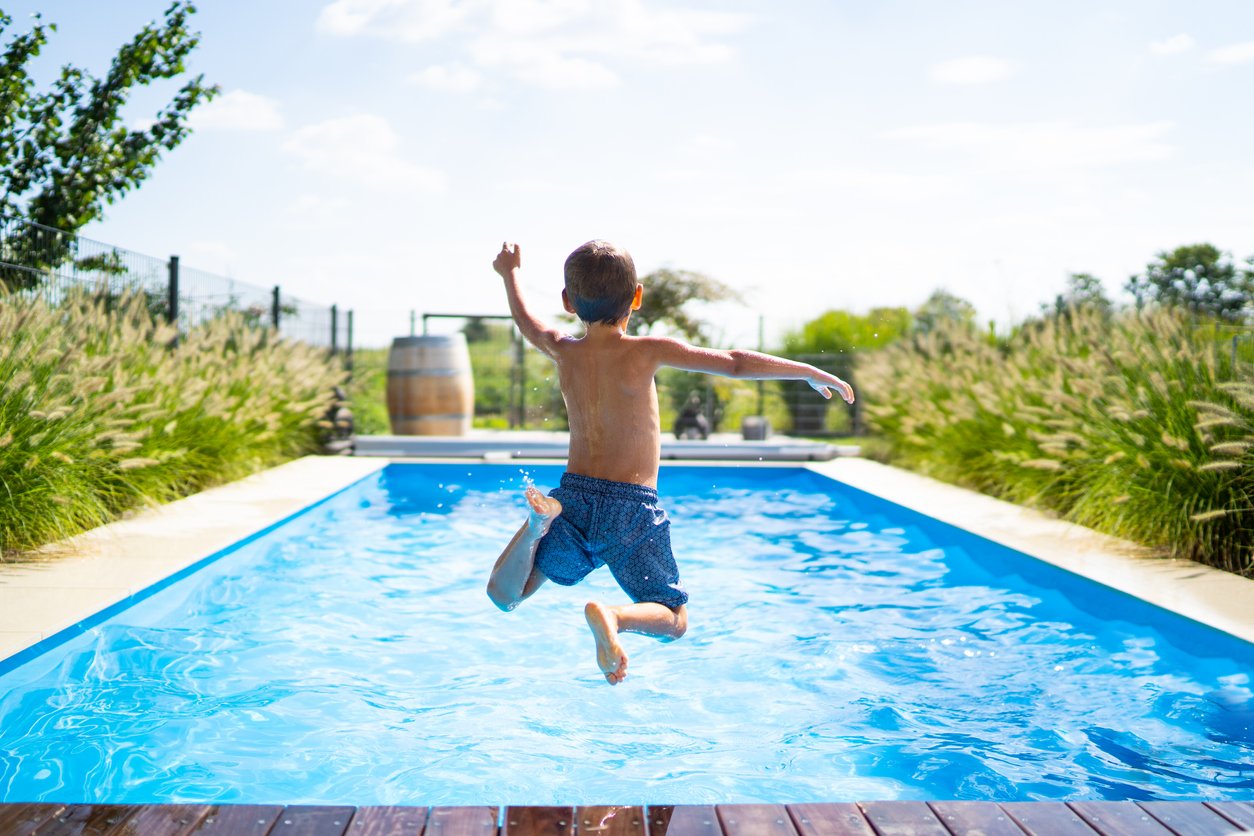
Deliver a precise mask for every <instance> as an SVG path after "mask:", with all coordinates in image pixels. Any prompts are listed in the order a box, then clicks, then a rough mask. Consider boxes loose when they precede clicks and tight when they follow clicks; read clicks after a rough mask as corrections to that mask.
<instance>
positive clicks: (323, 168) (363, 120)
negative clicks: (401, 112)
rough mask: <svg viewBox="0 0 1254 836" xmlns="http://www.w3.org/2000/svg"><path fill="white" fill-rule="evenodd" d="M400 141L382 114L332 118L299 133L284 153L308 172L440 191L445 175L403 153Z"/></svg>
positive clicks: (285, 145)
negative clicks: (415, 161)
mask: <svg viewBox="0 0 1254 836" xmlns="http://www.w3.org/2000/svg"><path fill="white" fill-rule="evenodd" d="M399 146H400V138H399V137H397V135H396V132H395V131H394V130H392V126H391V125H390V124H388V121H387V120H386V119H384V118H383V117H382V116H375V115H373V114H358V115H356V116H343V117H339V118H336V119H327V120H325V121H323V122H318V123H316V124H313V125H305V126H304V127H302V128H298V129H297V130H295V131H293V132H292V134H291V136H290V137H288V139H287V140H286V141H285V142H284V143H283V150H284V151H285V152H287V153H288V154H290V155H291V156H292V157H293V158H295V159H296V160H298V161H299V162H300V163H301V164H302V165H304V166H305V168H306V169H308V170H310V171H313V172H316V173H319V174H326V175H329V176H332V177H337V178H341V179H345V180H352V181H354V182H356V183H360V184H362V185H365V186H370V187H373V188H382V189H397V188H401V189H413V190H416V191H421V192H439V191H443V190H444V187H445V181H444V176H443V175H442V174H440V173H439V172H437V171H433V170H431V169H427V168H423V167H422V166H418V165H415V164H414V163H411V162H409V161H408V160H406V159H404V158H403V157H401V156H400V155H399V153H398V149H399Z"/></svg>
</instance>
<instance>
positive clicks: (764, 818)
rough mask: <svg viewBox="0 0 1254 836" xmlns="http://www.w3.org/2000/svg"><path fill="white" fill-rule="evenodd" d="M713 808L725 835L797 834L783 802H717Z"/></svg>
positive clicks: (775, 835) (772, 835)
mask: <svg viewBox="0 0 1254 836" xmlns="http://www.w3.org/2000/svg"><path fill="white" fill-rule="evenodd" d="M714 809H715V810H716V811H718V821H719V824H721V825H723V833H725V834H726V835H727V836H766V834H771V836H797V829H796V828H795V827H793V826H792V817H791V816H789V815H788V808H787V807H785V806H784V805H783V804H719V805H717V806H716V807H715V808H714Z"/></svg>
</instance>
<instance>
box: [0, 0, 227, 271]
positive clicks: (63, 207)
mask: <svg viewBox="0 0 1254 836" xmlns="http://www.w3.org/2000/svg"><path fill="white" fill-rule="evenodd" d="M195 11H196V9H195V6H193V5H192V4H191V3H190V2H187V0H177V2H175V3H173V4H172V5H171V6H170V7H169V8H168V9H166V12H165V18H164V20H162V21H160V22H157V21H154V22H152V23H149V24H148V25H146V26H145V27H144V28H143V29H141V30H140V31H139V32H138V33H137V34H136V35H135V37H134V38H132V39H131V40H130V41H129V42H128V43H126V44H123V45H122V47H121V48H120V49H119V50H118V53H117V55H116V56H115V57H114V59H113V62H112V64H111V65H110V67H109V70H108V72H107V73H105V75H104V76H103V77H102V78H96V77H95V76H93V75H92V74H91V73H89V72H87V71H86V70H84V69H81V68H79V67H75V66H73V65H71V64H66V65H65V66H63V67H62V68H61V72H60V74H59V76H58V77H57V79H56V80H55V81H53V82H52V84H51V85H50V87H49V89H47V90H45V91H42V92H40V91H37V90H36V89H35V81H34V79H33V78H32V76H31V73H30V71H29V69H28V65H29V64H30V62H31V61H32V60H33V59H34V58H36V57H37V56H38V55H39V53H40V51H41V50H42V48H43V46H44V45H45V44H46V43H47V40H48V35H49V33H50V32H54V31H56V25H55V24H51V23H47V24H45V23H42V22H40V19H39V18H38V16H36V23H35V26H34V27H33V28H32V29H31V30H30V31H29V32H26V33H24V34H19V35H16V36H15V37H13V38H12V39H11V40H10V41H9V42H8V43H7V44H5V45H4V47H3V52H0V214H4V215H12V214H17V213H21V214H24V215H25V216H26V217H28V218H29V219H30V220H32V221H34V222H36V223H38V224H43V225H44V226H49V227H53V228H55V229H59V230H62V231H66V232H73V231H75V230H78V229H80V228H81V227H83V226H84V225H85V224H88V223H90V222H92V221H94V220H97V219H99V218H100V217H101V216H102V215H103V212H104V206H105V204H112V203H114V202H116V201H117V200H118V199H119V198H121V196H122V195H124V194H125V193H126V192H128V191H130V190H131V189H133V188H135V187H137V186H138V185H139V184H140V183H142V182H143V181H144V180H145V179H146V178H147V177H148V175H149V173H150V172H151V170H152V168H153V166H154V165H156V163H157V161H158V160H159V159H160V158H161V154H162V152H163V151H168V150H171V149H173V148H174V147H176V146H177V145H178V144H179V143H181V142H182V141H183V140H184V139H185V138H186V137H187V136H188V134H189V133H190V129H189V128H188V126H187V118H188V116H189V114H190V113H191V111H192V109H193V108H195V107H196V106H197V105H199V104H201V103H203V102H207V101H209V100H210V99H212V98H213V97H214V96H215V95H216V94H217V93H218V88H217V87H216V86H210V85H206V84H205V82H204V76H203V75H198V76H196V77H194V78H191V79H190V80H188V81H187V82H186V83H184V84H183V86H182V87H181V88H180V89H179V91H178V92H177V93H176V94H175V96H174V98H173V99H172V100H171V101H170V103H169V104H167V105H166V106H165V107H164V108H162V109H161V110H160V111H159V112H158V113H157V115H156V118H155V119H154V120H153V121H152V123H151V125H150V126H149V127H146V128H132V127H127V125H126V123H125V121H126V120H127V116H124V114H123V112H122V111H123V107H124V105H125V104H126V102H127V99H128V98H129V97H130V95H131V94H132V92H133V91H134V89H135V88H136V87H144V86H147V85H149V84H151V83H152V82H154V81H157V80H159V79H173V78H176V77H178V76H180V75H182V74H183V73H184V72H186V66H185V61H186V58H187V56H188V54H189V53H191V51H192V50H193V49H195V48H196V45H197V44H198V43H199V42H200V36H199V34H198V33H194V32H192V31H190V30H189V29H188V20H189V18H190V17H191V15H192V14H193V13H195ZM11 23H12V18H11V17H9V16H8V15H6V14H4V12H3V11H0V33H3V32H4V31H5V30H6V29H7V28H8V27H9V25H10V24H11ZM52 237H56V236H52ZM5 249H6V252H5V253H4V256H3V257H4V260H6V261H10V262H16V263H18V264H20V265H23V266H26V267H30V268H36V269H37V268H44V267H48V266H54V265H56V264H58V263H61V262H62V261H64V260H66V259H68V258H71V257H72V256H73V253H72V252H69V251H68V246H67V245H66V244H64V243H61V242H60V241H53V240H49V236H46V235H40V234H38V233H37V232H35V231H34V230H31V231H30V232H29V233H28V234H27V235H26V236H25V237H24V238H22V237H18V238H10V239H9V240H6V242H5ZM5 279H6V280H7V281H9V282H10V283H11V284H14V285H17V286H31V285H33V284H35V283H37V282H38V280H39V279H38V273H37V272H32V271H10V273H9V275H6V276H5Z"/></svg>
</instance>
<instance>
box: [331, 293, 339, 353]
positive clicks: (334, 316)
mask: <svg viewBox="0 0 1254 836" xmlns="http://www.w3.org/2000/svg"><path fill="white" fill-rule="evenodd" d="M339 324H340V313H339V306H338V305H332V306H331V356H332V357H334V356H335V355H336V350H337V349H338V348H339V346H337V345H336V337H337V336H338V334H337V329H338V327H339Z"/></svg>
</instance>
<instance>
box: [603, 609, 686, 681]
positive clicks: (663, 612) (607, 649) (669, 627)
mask: <svg viewBox="0 0 1254 836" xmlns="http://www.w3.org/2000/svg"><path fill="white" fill-rule="evenodd" d="M583 614H584V618H586V619H588V627H589V629H591V630H592V637H593V639H595V640H596V643H597V665H599V666H600V668H601V672H602V673H604V674H605V679H606V680H607V681H608V682H609V683H610V684H611V685H617V684H618V683H620V682H622V681H623V680H624V679H626V678H627V651H625V650H623V646H622V644H621V643H620V642H619V641H618V634H619V633H622V632H627V633H640V634H642V635H645V636H652V637H653V638H655V639H661V640H662V641H674V640H675V639H677V638H679V637H680V636H682V635H683V634H684V632H685V631H686V630H687V629H688V608H687V607H685V606H682V605H681V606H679V607H676V608H675V609H671V608H670V607H668V606H665V605H664V604H656V603H653V602H651V601H644V602H642V603H639V604H623V605H622V606H619V607H607V606H605V605H604V604H601V603H598V602H596V601H589V602H588V604H587V606H585V607H584V608H583Z"/></svg>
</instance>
